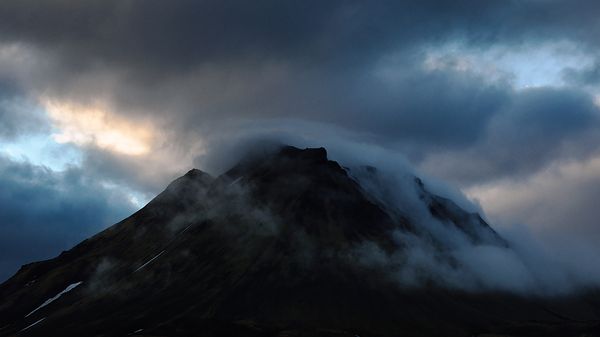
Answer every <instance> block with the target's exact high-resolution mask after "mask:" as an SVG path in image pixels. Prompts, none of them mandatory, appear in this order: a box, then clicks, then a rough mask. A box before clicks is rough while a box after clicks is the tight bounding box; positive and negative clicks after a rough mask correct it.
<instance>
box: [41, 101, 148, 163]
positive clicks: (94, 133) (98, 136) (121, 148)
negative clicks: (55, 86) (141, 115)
mask: <svg viewBox="0 0 600 337" xmlns="http://www.w3.org/2000/svg"><path fill="white" fill-rule="evenodd" d="M42 105H43V106H44V107H45V109H46V111H47V112H48V116H49V117H50V119H51V120H52V123H53V126H54V127H55V128H56V129H57V130H58V132H56V133H54V134H53V135H52V137H53V139H54V141H56V142H57V143H73V144H76V145H78V146H89V145H93V146H97V147H99V148H102V149H106V150H110V151H115V152H118V153H122V154H126V155H132V156H138V155H143V154H146V153H148V152H149V151H150V148H151V145H152V141H153V134H154V132H153V130H152V128H151V127H150V126H147V125H138V123H133V122H131V121H128V120H126V119H124V118H122V117H119V116H117V115H116V114H113V113H111V112H109V111H108V110H107V109H105V108H103V107H101V106H83V105H80V104H74V103H70V102H61V101H57V100H51V99H43V100H42Z"/></svg>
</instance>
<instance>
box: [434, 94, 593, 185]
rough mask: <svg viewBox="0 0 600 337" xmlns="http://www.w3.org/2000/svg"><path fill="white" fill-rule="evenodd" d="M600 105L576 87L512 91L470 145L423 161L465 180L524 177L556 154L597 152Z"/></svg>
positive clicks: (567, 156) (578, 156)
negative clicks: (485, 127) (482, 136)
mask: <svg viewBox="0 0 600 337" xmlns="http://www.w3.org/2000/svg"><path fill="white" fill-rule="evenodd" d="M598 135H600V109H599V108H598V106H596V105H595V104H594V101H593V98H592V97H591V96H590V95H588V94H586V93H584V92H581V91H578V90H575V89H568V88H561V89H550V88H536V89H527V90H523V91H521V92H519V93H515V94H513V95H512V96H511V100H510V102H508V103H507V104H506V105H505V107H504V110H503V111H500V112H499V113H498V114H496V115H495V116H494V119H493V120H491V121H490V123H489V125H488V129H487V130H486V136H485V138H484V139H483V140H481V141H480V142H477V143H476V144H474V145H473V146H472V147H471V148H468V149H460V150H459V151H454V152H453V151H450V152H443V153H440V154H439V155H433V156H432V157H430V158H429V159H428V162H427V163H426V166H429V168H430V170H432V171H433V172H435V173H436V174H437V175H439V176H444V177H445V178H447V179H451V180H453V181H460V182H463V183H465V184H469V183H473V182H478V183H481V182H485V181H489V180H490V179H497V178H506V177H512V178H524V177H527V176H528V175H530V174H532V173H535V172H537V171H538V170H540V169H541V168H543V167H544V166H545V165H548V164H549V163H550V162H552V161H553V160H556V159H557V158H562V159H580V160H581V159H585V158H587V157H588V156H590V155H593V154H596V153H597V152H598V150H599V149H598V147H597V144H598V141H599V136H598Z"/></svg>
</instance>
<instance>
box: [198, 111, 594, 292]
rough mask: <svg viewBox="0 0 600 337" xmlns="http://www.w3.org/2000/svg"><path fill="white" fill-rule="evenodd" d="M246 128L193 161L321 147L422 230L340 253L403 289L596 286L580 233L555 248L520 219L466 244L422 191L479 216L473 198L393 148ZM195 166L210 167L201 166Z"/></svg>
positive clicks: (316, 130)
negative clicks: (492, 236)
mask: <svg viewBox="0 0 600 337" xmlns="http://www.w3.org/2000/svg"><path fill="white" fill-rule="evenodd" d="M300 124H301V127H302V129H303V130H305V131H306V132H305V133H304V136H302V135H299V133H295V132H289V131H290V130H292V131H293V130H295V129H296V128H297V127H299V125H300ZM247 130H248V129H246V132H240V133H239V134H238V137H237V140H236V141H234V142H220V141H219V140H215V141H214V143H212V144H210V145H209V146H207V148H208V149H209V150H208V151H207V152H205V153H204V154H203V155H201V156H199V157H197V159H196V162H197V163H198V164H199V165H200V167H201V168H203V169H207V170H209V171H211V172H215V173H219V172H222V171H223V170H225V169H226V168H228V167H229V166H230V165H232V163H234V162H236V161H237V160H239V159H240V158H244V157H248V156H250V157H253V156H254V157H260V156H265V155H267V154H269V153H273V152H275V151H276V150H277V149H279V148H280V146H282V145H283V144H291V145H294V146H297V147H300V148H303V147H318V146H321V145H322V146H324V147H325V148H326V149H327V151H328V156H329V159H330V160H335V161H338V162H339V163H340V165H342V166H343V167H344V168H345V169H346V170H347V172H348V173H349V175H350V176H351V177H352V178H353V179H355V180H356V181H357V182H358V183H359V184H360V186H361V187H362V188H363V189H364V191H366V193H367V194H368V195H369V196H370V197H371V198H372V200H373V201H374V202H376V203H378V204H379V205H381V206H382V207H384V208H385V209H386V210H387V211H388V212H391V213H393V214H397V215H399V216H405V217H407V218H408V219H409V220H410V221H411V222H412V223H414V224H415V225H416V227H417V228H418V229H420V230H421V231H422V232H424V233H427V235H415V234H414V233H409V232H405V231H403V230H400V229H398V230H396V231H394V232H393V233H392V234H391V235H392V237H393V240H394V241H395V242H396V243H397V244H398V247H401V248H399V249H397V250H396V251H394V252H392V253H389V252H386V251H384V250H382V249H381V248H380V247H378V246H377V245H376V244H375V243H370V242H365V243H364V244H362V245H361V246H358V247H355V249H353V250H352V251H349V252H348V256H347V258H348V260H349V261H352V263H356V264H357V265H360V266H361V267H364V268H372V269H373V270H377V271H379V272H380V271H384V272H385V273H386V274H387V276H388V277H389V278H390V279H392V280H394V281H396V282H397V283H398V284H399V285H400V286H402V287H423V286H430V285H435V286H444V287H448V288H451V289H458V290H464V291H468V292H475V293H477V292H487V291H501V292H509V293H515V294H519V295H524V296H559V295H567V294H571V293H574V292H579V291H583V290H586V289H589V288H597V287H599V286H600V270H599V269H598V268H597V264H595V263H593V262H592V263H588V261H590V262H591V261H594V259H595V257H597V256H600V249H596V248H590V246H589V245H587V242H585V240H581V245H578V244H577V240H578V239H579V238H578V237H577V235H569V232H568V230H566V231H565V232H564V235H565V238H568V240H571V242H573V243H574V245H572V246H569V247H565V246H555V245H554V241H552V240H546V238H545V237H544V236H538V235H535V233H533V232H531V231H530V230H529V229H528V227H527V226H526V225H525V224H512V225H506V224H504V225H503V226H499V225H497V224H494V223H490V226H491V227H492V228H493V229H494V230H495V231H497V232H498V233H499V234H500V236H501V237H502V238H503V239H505V240H506V241H505V244H499V243H498V242H495V241H493V240H490V241H485V240H484V241H482V242H473V240H471V239H470V238H469V237H467V236H466V235H465V234H464V233H463V232H461V231H459V230H457V229H456V228H455V227H452V226H450V225H448V223H445V222H444V221H441V220H440V219H438V218H436V217H434V216H432V214H431V212H430V210H429V209H428V206H427V203H426V201H425V200H424V198H423V193H422V190H423V188H424V189H425V190H426V191H428V192H430V193H432V194H435V195H439V196H441V197H443V198H447V199H449V200H451V201H452V202H454V203H456V205H458V206H459V207H460V208H462V209H464V210H466V211H467V212H470V213H478V214H479V215H481V217H482V218H483V219H486V216H485V210H484V209H482V207H481V205H479V204H478V203H477V202H476V201H473V200H470V199H469V198H468V197H467V196H466V195H465V194H464V193H463V192H461V191H460V190H459V189H457V188H455V187H452V186H450V185H449V184H447V183H445V182H443V181H441V180H439V179H437V178H435V177H432V176H429V175H427V174H424V173H422V172H419V171H418V170H417V169H415V168H414V167H413V166H412V165H411V164H410V163H409V161H408V160H407V159H406V158H404V157H402V156H399V155H398V154H397V152H395V151H389V150H387V149H386V148H384V147H379V146H374V145H372V144H367V143H363V142H361V141H360V140H353V139H351V137H344V134H343V132H337V131H339V130H335V128H334V127H329V126H323V125H310V124H306V123H302V122H298V123H290V124H289V127H288V128H287V129H286V128H283V129H282V128H279V129H278V130H276V131H272V130H270V131H265V130H262V129H258V130H251V131H247ZM307 130H308V131H307ZM334 131H335V132H334ZM312 134H319V137H318V138H312V137H311V135H312ZM324 135H326V136H324ZM327 135H329V136H327ZM201 163H207V164H209V165H207V167H202V165H201ZM416 177H417V178H419V180H416V179H415V178H416ZM421 183H422V185H421ZM368 225H369V224H365V226H368ZM567 228H568V227H567Z"/></svg>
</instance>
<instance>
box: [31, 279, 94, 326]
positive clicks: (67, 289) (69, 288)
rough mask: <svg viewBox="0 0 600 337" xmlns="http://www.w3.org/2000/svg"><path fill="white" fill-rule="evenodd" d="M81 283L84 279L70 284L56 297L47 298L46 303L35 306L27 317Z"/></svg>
mask: <svg viewBox="0 0 600 337" xmlns="http://www.w3.org/2000/svg"><path fill="white" fill-rule="evenodd" d="M81 283H83V281H79V282H76V283H72V284H69V285H68V286H67V287H66V288H65V289H64V290H63V291H61V292H60V293H58V294H56V295H55V296H54V297H52V298H49V299H47V300H46V301H45V302H44V303H42V304H41V305H40V306H39V307H37V308H35V309H34V310H33V311H32V312H30V313H28V314H27V315H26V316H25V317H29V316H30V315H31V314H33V313H34V312H36V311H38V310H40V309H42V308H43V307H45V306H47V305H48V304H50V303H52V302H54V301H56V300H57V299H59V298H60V297H61V296H62V295H64V294H66V293H68V292H69V291H71V290H73V289H75V288H77V287H78V286H79V285H80V284H81Z"/></svg>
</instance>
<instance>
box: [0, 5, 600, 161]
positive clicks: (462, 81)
mask: <svg viewBox="0 0 600 337" xmlns="http://www.w3.org/2000/svg"><path fill="white" fill-rule="evenodd" d="M597 6H598V5H597V4H596V2H593V1H579V2H578V5H573V4H572V3H569V4H566V3H565V2H560V1H525V2H519V3H516V2H505V1H485V2H482V1H460V2H453V3H445V2H442V3H440V2H439V1H404V2H393V1H383V2H376V3H373V2H368V3H367V2H359V1H327V2H320V1H302V2H280V1H258V2H247V1H202V2H197V1H196V2H195V1H182V2H168V3H167V2H162V1H92V2H76V1H64V0H63V1H48V2H44V3H41V4H40V3H33V2H29V1H8V2H4V3H3V5H2V6H0V38H1V39H2V40H3V41H5V43H21V44H25V45H28V46H31V47H32V48H34V49H36V50H41V51H42V54H43V55H44V56H45V57H47V58H50V59H52V60H54V63H52V67H51V68H52V69H51V70H48V71H47V73H45V75H44V76H45V78H43V79H39V83H44V86H43V91H44V92H45V93H50V94H55V95H57V96H66V97H68V98H73V97H76V98H77V99H81V100H84V101H85V100H86V99H87V100H92V99H94V98H95V97H97V96H108V98H109V99H110V100H112V101H113V103H114V104H115V105H116V108H115V109H116V110H119V113H124V114H125V113H129V114H132V116H134V117H141V116H142V115H143V116H148V115H152V116H153V118H155V119H157V120H160V121H161V122H164V123H167V124H168V126H169V127H170V128H173V129H175V130H177V131H176V132H175V133H177V134H178V137H184V136H185V135H186V134H189V133H192V136H191V137H197V134H198V133H202V132H210V130H213V129H214V125H215V124H217V123H219V121H224V120H231V119H237V118H253V119H256V118H282V117H283V118H285V117H293V118H302V119H307V120H311V121H317V122H324V123H332V124H336V125H341V126H343V127H346V128H349V129H351V130H355V131H357V132H363V133H369V134H371V135H375V136H377V137H380V139H381V141H383V142H405V143H411V144H412V145H414V146H416V148H415V149H413V148H412V147H411V148H409V149H408V150H407V151H412V152H415V153H418V152H423V147H425V148H428V147H430V146H433V147H437V148H453V147H456V146H465V145H468V144H471V143H474V142H476V141H478V140H479V139H481V137H482V132H483V131H484V130H485V126H486V124H487V122H488V121H489V120H491V118H492V116H494V115H495V114H496V113H498V112H499V111H501V109H502V107H503V106H504V105H505V104H506V102H510V101H511V97H509V96H510V95H512V94H514V93H513V92H512V91H511V88H509V84H508V83H504V82H502V81H500V82H498V83H490V82H489V81H487V80H485V79H484V78H482V77H481V76H478V75H476V74H472V73H469V72H468V71H452V70H449V69H438V70H434V71H431V70H427V69H423V64H422V63H423V61H424V59H425V58H426V56H427V55H426V53H425V50H426V49H427V48H429V47H432V46H440V45H443V44H444V43H448V42H453V41H458V42H460V43H465V44H466V45H467V46H469V48H472V52H477V51H478V50H482V49H485V48H488V47H490V46H501V47H506V48H509V47H511V46H518V45H522V44H534V45H535V44H540V45H541V44H544V43H546V42H554V41H557V40H561V39H567V40H572V41H575V43H577V44H578V45H580V47H581V48H583V49H593V48H595V47H596V44H595V43H593V41H595V40H593V37H594V36H595V34H594V32H595V31H597V27H598V23H597V20H596V18H595V16H594V15H592V14H590V13H594V9H596V8H597ZM390 58H391V59H392V61H391V62H388V63H390V64H388V65H386V64H385V63H386V62H387V61H389V59H390ZM386 60H387V61H386ZM385 66H388V67H392V68H395V69H392V70H389V69H387V70H386V69H383V70H382V69H380V68H382V67H383V68H385ZM386 71H392V72H395V73H396V74H394V75H392V78H391V79H390V78H388V77H389V74H385V72H386ZM382 72H384V74H381V73H382ZM103 76H104V77H109V78H112V79H113V80H112V81H109V84H107V85H104V86H103V85H102V84H98V83H102V81H90V80H89V79H90V78H91V79H94V78H103ZM382 77H383V78H382ZM48 78H50V79H51V80H50V81H48ZM82 79H83V80H82ZM31 85H32V86H36V84H35V83H34V84H31ZM36 89H37V90H42V89H41V88H36ZM132 111H133V112H132Z"/></svg>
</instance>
